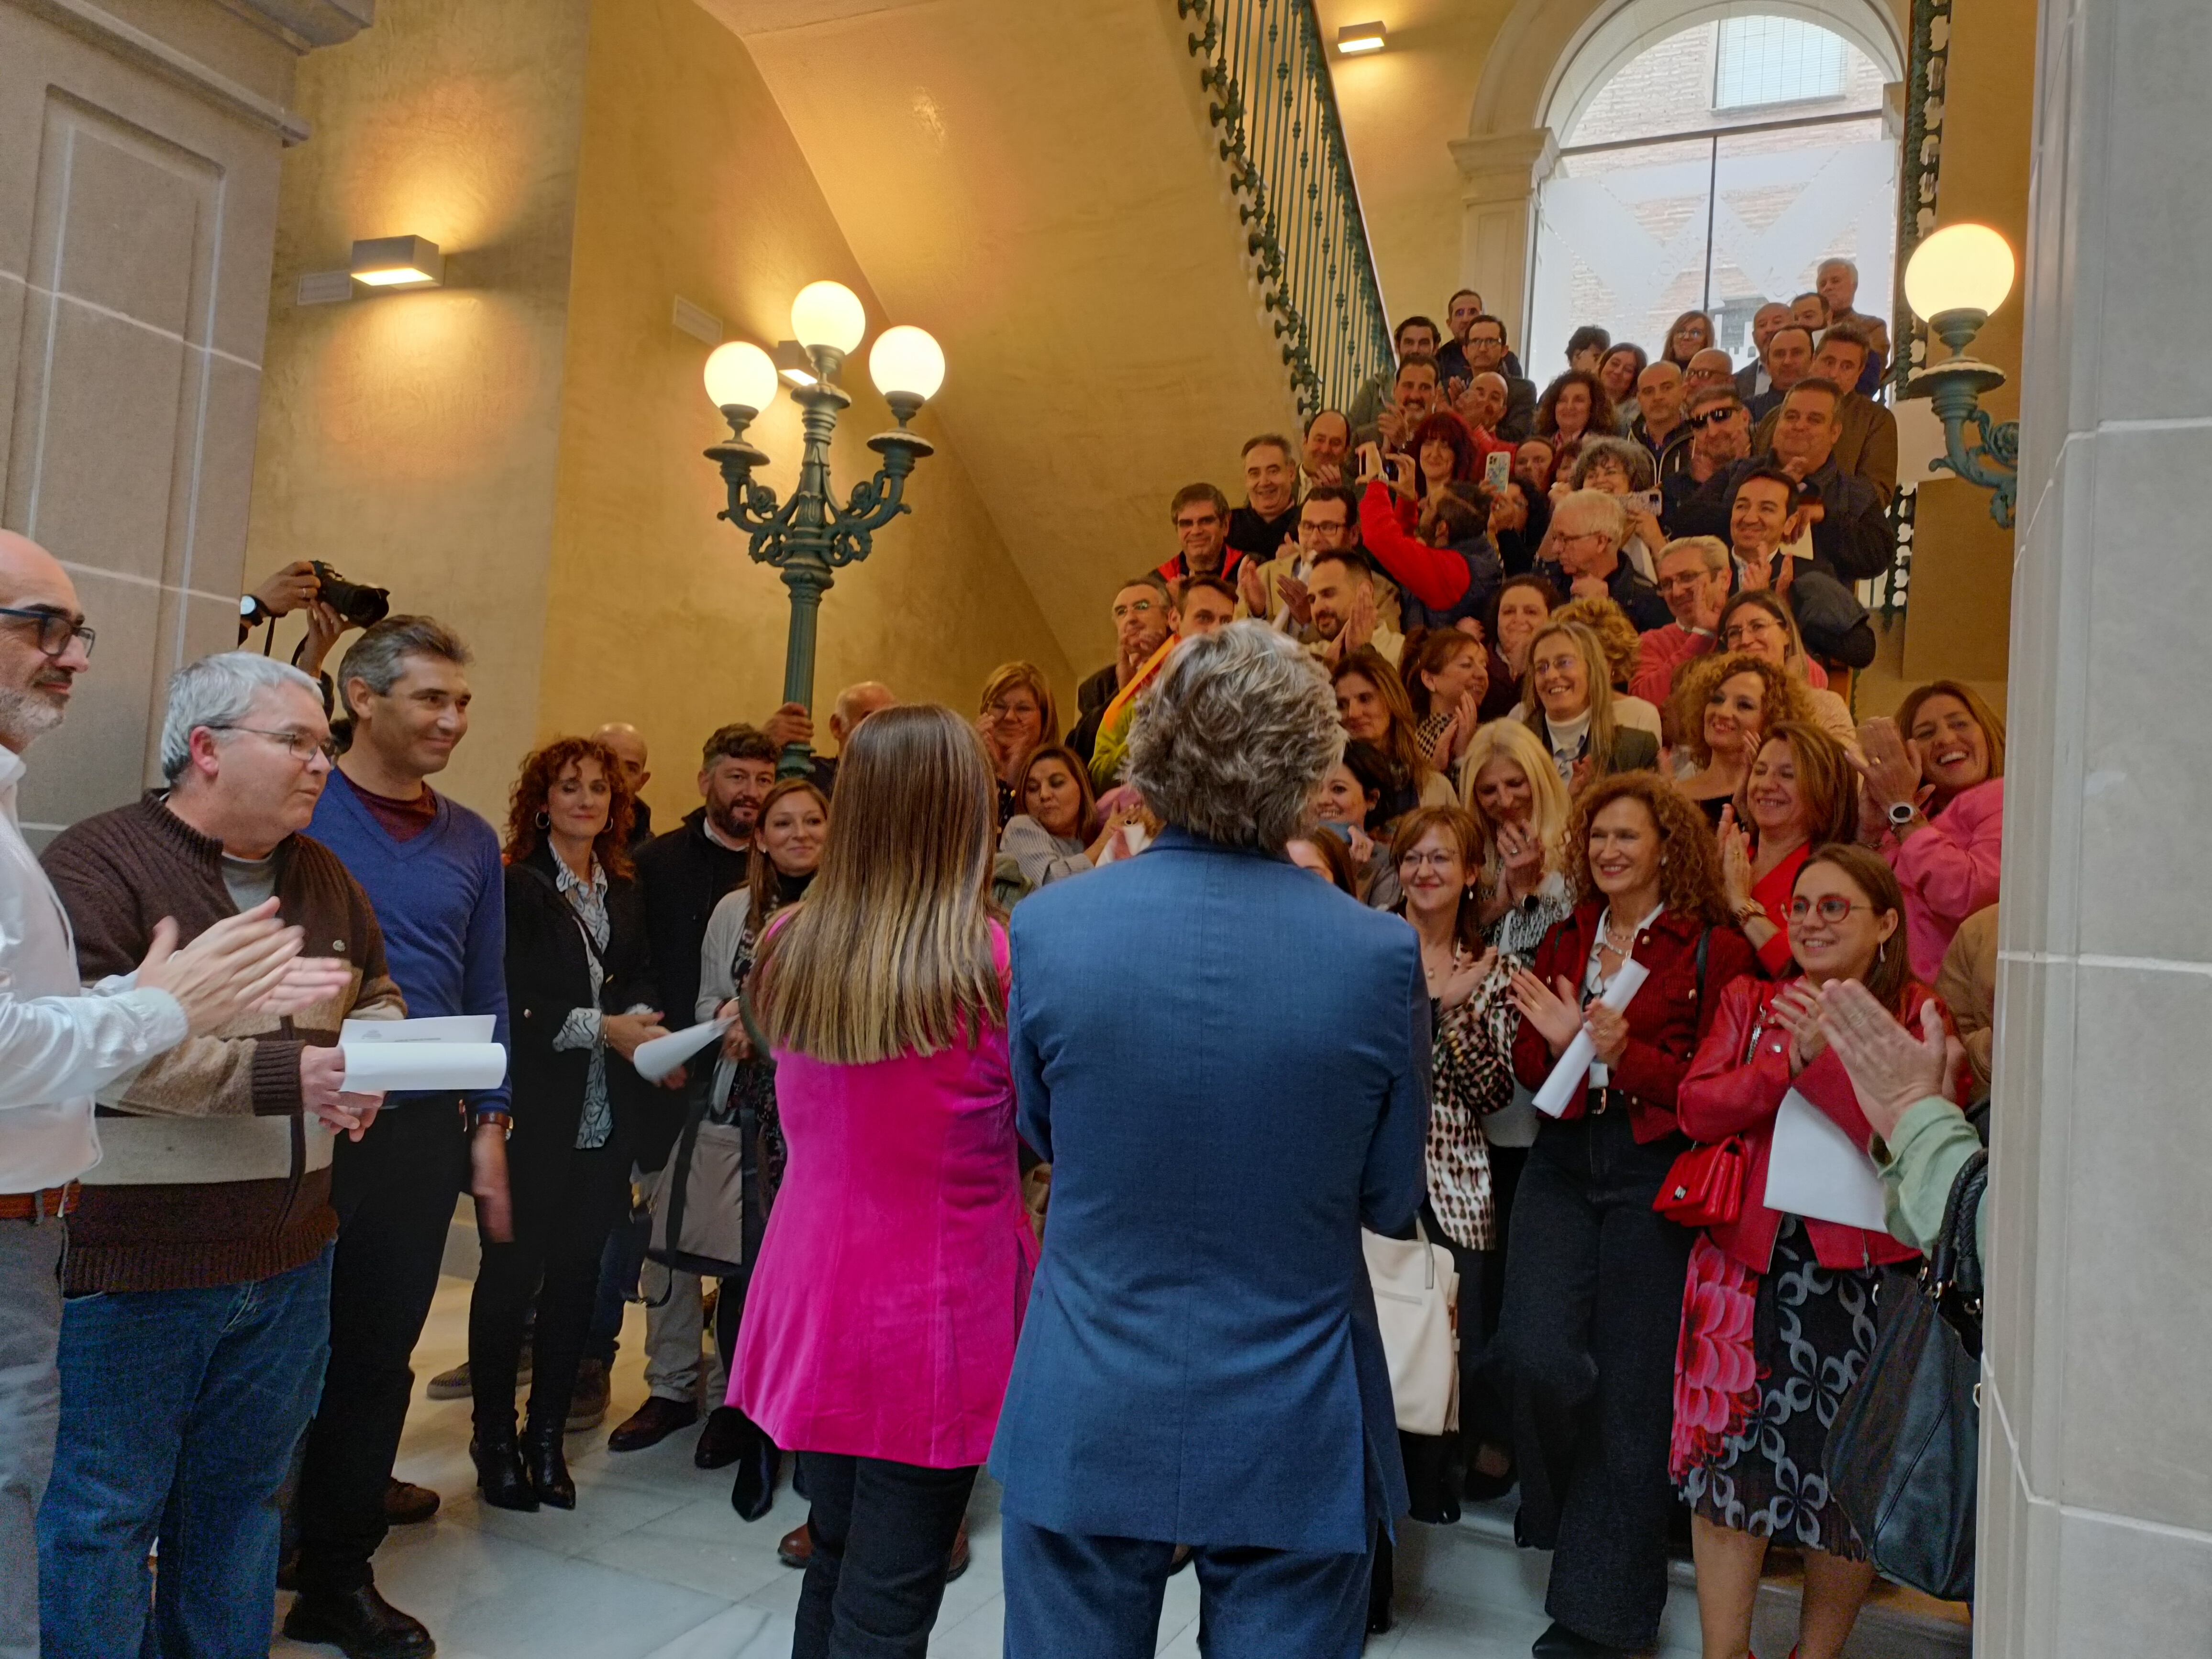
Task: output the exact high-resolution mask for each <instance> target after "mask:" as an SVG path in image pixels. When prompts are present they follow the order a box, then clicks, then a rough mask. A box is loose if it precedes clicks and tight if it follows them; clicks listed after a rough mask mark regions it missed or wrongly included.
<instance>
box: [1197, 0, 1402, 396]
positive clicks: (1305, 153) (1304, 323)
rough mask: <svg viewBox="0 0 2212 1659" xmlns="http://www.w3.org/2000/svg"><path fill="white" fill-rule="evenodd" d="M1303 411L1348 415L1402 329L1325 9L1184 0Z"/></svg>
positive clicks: (1275, 1)
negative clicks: (1341, 105) (1356, 179)
mask: <svg viewBox="0 0 2212 1659" xmlns="http://www.w3.org/2000/svg"><path fill="white" fill-rule="evenodd" d="M1176 11H1177V12H1178V13H1179V14H1180V15H1182V16H1183V17H1184V18H1186V19H1188V20H1190V21H1191V22H1192V23H1193V24H1194V33H1192V34H1191V35H1190V37H1189V45H1190V52H1191V55H1192V56H1193V57H1194V58H1198V59H1199V60H1200V69H1199V82H1200V85H1201V86H1202V87H1203V88H1205V90H1206V95H1207V100H1208V102H1207V114H1208V115H1209V116H1210V117H1211V118H1212V123H1213V125H1214V128H1215V130H1216V131H1218V133H1219V134H1220V145H1219V148H1220V155H1221V160H1222V161H1223V163H1224V164H1225V166H1226V167H1227V168H1228V170H1229V182H1230V186H1231V190H1232V191H1234V192H1235V193H1236V197H1237V217H1238V218H1239V219H1240V220H1242V221H1243V224H1244V227H1245V233H1246V234H1245V247H1246V250H1247V252H1249V254H1250V256H1251V258H1252V262H1253V269H1254V272H1255V276H1256V277H1257V279H1258V281H1259V283H1260V288H1261V294H1262V295H1263V296H1264V302H1265V304H1266V306H1267V310H1268V312H1269V313H1270V314H1271V316H1272V317H1273V319H1274V328H1275V334H1276V337H1277V338H1278V339H1279V340H1280V341H1281V343H1282V352H1283V362H1284V366H1285V368H1287V369H1288V370H1289V371H1290V377H1291V390H1292V392H1294V393H1295V394H1296V396H1297V400H1298V404H1299V407H1300V408H1301V409H1303V410H1305V411H1306V412H1307V413H1309V414H1310V413H1311V412H1313V411H1314V410H1317V409H1327V408H1337V409H1342V408H1345V407H1346V406H1348V405H1349V404H1350V402H1351V400H1352V393H1353V392H1355V391H1356V390H1357V389H1358V386H1360V385H1361V383H1362V382H1364V381H1365V380H1368V379H1370V378H1371V377H1372V376H1374V375H1376V374H1380V373H1382V372H1383V370H1385V369H1386V368H1389V364H1390V362H1391V351H1390V325H1389V319H1387V318H1386V317H1385V316H1384V315H1383V290H1382V287H1381V284H1380V283H1377V282H1376V277H1375V260H1374V257H1373V255H1372V253H1371V252H1370V250H1369V248H1368V246H1367V226H1366V222H1365V221H1364V219H1362V218H1361V216H1360V212H1359V192H1358V187H1357V186H1356V185H1355V184H1354V183H1353V180H1352V161H1351V158H1350V156H1349V155H1348V154H1347V153H1346V149H1345V143H1344V128H1343V124H1342V123H1341V122H1340V120H1339V119H1338V117H1337V111H1336V93H1335V90H1334V86H1333V84H1332V83H1331V82H1330V80H1329V70H1328V56H1327V54H1326V52H1325V51H1324V50H1323V47H1322V33H1321V26H1320V23H1319V22H1318V21H1317V20H1316V18H1315V16H1314V10H1313V4H1312V0H1176Z"/></svg>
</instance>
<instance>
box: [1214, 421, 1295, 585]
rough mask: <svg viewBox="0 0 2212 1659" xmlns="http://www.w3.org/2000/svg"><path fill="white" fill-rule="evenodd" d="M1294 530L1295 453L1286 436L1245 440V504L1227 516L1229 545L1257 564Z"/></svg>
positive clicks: (1280, 547) (1289, 538)
mask: <svg viewBox="0 0 2212 1659" xmlns="http://www.w3.org/2000/svg"><path fill="white" fill-rule="evenodd" d="M1297 533H1298V462H1297V451H1296V450H1294V449H1292V448H1291V441H1290V440H1289V439H1288V438H1285V437H1282V436H1280V435H1277V434H1275V433H1273V432H1269V433H1263V434H1262V435H1261V436H1259V437H1257V438H1248V439H1246V440H1245V442H1244V505H1243V506H1242V507H1238V508H1237V510H1236V511H1235V512H1234V513H1231V514H1230V515H1229V545H1230V546H1231V548H1233V549H1234V550H1236V551H1237V552H1239V553H1242V554H1243V555H1244V556H1246V557H1247V558H1249V559H1250V560H1251V561H1252V562H1254V563H1255V564H1260V563H1264V562H1267V560H1269V559H1272V558H1273V557H1274V556H1276V555H1277V554H1279V553H1280V552H1281V551H1282V550H1283V544H1284V543H1285V542H1286V541H1295V540H1297Z"/></svg>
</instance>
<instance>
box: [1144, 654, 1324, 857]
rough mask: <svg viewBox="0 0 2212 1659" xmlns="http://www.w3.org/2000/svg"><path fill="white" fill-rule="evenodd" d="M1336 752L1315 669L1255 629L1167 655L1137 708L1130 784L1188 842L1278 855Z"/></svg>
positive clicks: (1308, 660)
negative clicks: (1200, 839) (1195, 839)
mask: <svg viewBox="0 0 2212 1659" xmlns="http://www.w3.org/2000/svg"><path fill="white" fill-rule="evenodd" d="M1343 752H1344V728H1343V727H1342V726H1340V725H1339V724H1338V722H1337V717H1336V697H1335V695H1334V693H1333V692H1332V691H1331V690H1330V689H1329V684H1328V678H1327V677H1326V676H1324V675H1323V674H1322V671H1321V666H1320V665H1319V664H1317V663H1316V662H1315V661H1314V659H1312V658H1311V657H1310V656H1308V655H1307V654H1306V653H1305V652H1304V650H1303V649H1302V648H1300V647H1299V646H1298V645H1297V642H1296V641H1292V640H1291V639H1288V638H1286V637H1285V635H1281V634H1279V633H1278V632H1276V631H1275V630H1274V629H1272V628H1269V627H1267V625H1266V624H1265V623H1257V622H1241V623H1231V624H1230V625H1229V626H1228V627H1226V628H1224V629H1218V630H1217V631H1216V632H1214V633H1212V634H1207V635H1200V637H1198V638H1197V639H1194V640H1190V641H1186V642H1185V643H1183V644H1182V645H1180V646H1178V647H1176V650H1175V653H1174V654H1173V655H1172V656H1170V658H1169V659H1168V664H1167V666H1166V668H1165V669H1164V670H1163V671H1162V672H1161V674H1160V677H1159V679H1158V681H1157V682H1156V683H1155V684H1153V686H1152V690H1150V691H1148V692H1146V694H1145V696H1143V697H1142V698H1141V699H1140V700H1139V702H1138V704H1137V713H1136V720H1135V724H1134V726H1133V728H1132V729H1131V731H1130V733H1129V770H1128V776H1129V781H1130V782H1132V783H1133V784H1135V785H1136V786H1137V787H1138V789H1139V790H1140V791H1141V792H1142V793H1143V794H1144V797H1145V799H1146V801H1147V802H1149V803H1150V804H1151V805H1152V811H1155V812H1157V813H1158V814H1159V816H1160V817H1163V818H1164V819H1165V820H1166V821H1167V822H1168V823H1176V824H1181V825H1182V827H1183V828H1184V829H1188V830H1189V831H1190V832H1191V833H1192V834H1193V835H1195V836H1204V837H1205V838H1206V840H1208V841H1215V842H1224V843H1225V844H1227V845H1229V846H1232V847H1257V848H1262V849H1263V850H1265V851H1267V852H1270V853H1279V852H1280V851H1282V849H1283V845H1284V843H1285V842H1287V841H1289V840H1290V838H1291V836H1293V835H1295V834H1297V829H1298V825H1299V823H1301V822H1302V821H1303V820H1304V817H1305V816H1306V812H1307V809H1308V806H1309V805H1310V802H1311V799H1312V797H1313V792H1314V790H1315V788H1316V786H1318V785H1319V784H1320V782H1321V781H1322V778H1323V777H1324V776H1325V775H1327V774H1328V769H1329V768H1330V767H1332V766H1334V765H1335V764H1336V763H1337V759H1338V757H1340V756H1341V755H1342V754H1343Z"/></svg>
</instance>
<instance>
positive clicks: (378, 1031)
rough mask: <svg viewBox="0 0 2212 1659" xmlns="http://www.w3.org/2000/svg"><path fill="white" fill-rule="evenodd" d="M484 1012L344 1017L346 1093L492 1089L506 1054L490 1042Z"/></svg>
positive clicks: (340, 1041)
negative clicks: (426, 1015) (391, 1017)
mask: <svg viewBox="0 0 2212 1659" xmlns="http://www.w3.org/2000/svg"><path fill="white" fill-rule="evenodd" d="M491 1033H492V1017H491V1016H490V1015H489V1014H449V1015H445V1016H441V1017H434V1018H423V1019H349V1020H348V1021H346V1022H345V1024H344V1025H343V1027H341V1028H340V1030H339V1033H338V1051H339V1052H340V1053H341V1054H343V1055H344V1056H345V1086H346V1089H347V1091H349V1093H353V1094H362V1095H374V1094H385V1093H389V1092H390V1091H392V1090H394V1089H494V1088H497V1087H498V1086H499V1082H500V1079H501V1078H504V1077H505V1076H506V1075H507V1050H506V1049H505V1048H501V1046H500V1045H499V1044H498V1043H496V1042H493V1041H492V1040H491Z"/></svg>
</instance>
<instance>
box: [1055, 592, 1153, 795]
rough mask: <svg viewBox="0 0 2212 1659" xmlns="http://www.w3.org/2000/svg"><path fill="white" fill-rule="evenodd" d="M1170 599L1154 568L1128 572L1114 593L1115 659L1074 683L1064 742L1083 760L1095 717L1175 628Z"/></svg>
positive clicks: (1095, 736)
mask: <svg viewBox="0 0 2212 1659" xmlns="http://www.w3.org/2000/svg"><path fill="white" fill-rule="evenodd" d="M1175 626H1176V606H1175V601H1174V599H1171V598H1170V597H1169V595H1168V585H1167V581H1166V580H1165V579H1164V577H1162V576H1161V575H1160V574H1159V573H1158V571H1154V570H1147V571H1146V572H1145V573H1144V574H1142V575H1140V576H1132V577H1130V578H1129V580H1127V581H1125V582H1123V583H1122V584H1121V590H1120V591H1119V592H1116V593H1115V595H1114V660H1113V661H1111V662H1109V663H1108V664H1107V665H1105V666H1104V667H1103V668H1102V669H1100V670H1099V671H1097V673H1095V674H1093V675H1091V677H1090V678H1087V679H1085V681H1084V682H1083V684H1081V685H1079V686H1078V687H1076V689H1075V707H1076V710H1077V715H1078V717H1077V720H1076V722H1075V729H1074V730H1073V732H1069V733H1068V734H1067V746H1068V747H1069V748H1070V749H1073V750H1074V751H1075V752H1076V753H1077V754H1078V755H1079V756H1081V757H1083V758H1084V759H1085V761H1088V760H1089V759H1090V758H1091V747H1092V745H1094V744H1096V743H1097V741H1098V723H1099V721H1100V720H1103V719H1104V718H1105V714H1106V705H1107V704H1109V703H1110V702H1113V701H1114V698H1115V694H1116V693H1118V692H1119V691H1120V690H1121V688H1122V687H1123V686H1125V685H1127V684H1129V682H1130V681H1131V680H1133V679H1134V678H1136V677H1137V671H1138V670H1139V669H1141V668H1142V667H1143V666H1144V665H1146V663H1147V662H1149V661H1151V660H1152V653H1153V652H1155V651H1157V650H1158V649H1159V648H1160V641H1163V640H1164V639H1165V638H1167V636H1168V635H1170V634H1172V633H1174V632H1175Z"/></svg>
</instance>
